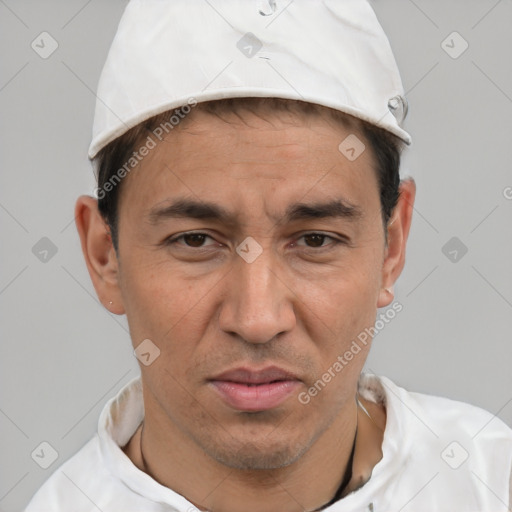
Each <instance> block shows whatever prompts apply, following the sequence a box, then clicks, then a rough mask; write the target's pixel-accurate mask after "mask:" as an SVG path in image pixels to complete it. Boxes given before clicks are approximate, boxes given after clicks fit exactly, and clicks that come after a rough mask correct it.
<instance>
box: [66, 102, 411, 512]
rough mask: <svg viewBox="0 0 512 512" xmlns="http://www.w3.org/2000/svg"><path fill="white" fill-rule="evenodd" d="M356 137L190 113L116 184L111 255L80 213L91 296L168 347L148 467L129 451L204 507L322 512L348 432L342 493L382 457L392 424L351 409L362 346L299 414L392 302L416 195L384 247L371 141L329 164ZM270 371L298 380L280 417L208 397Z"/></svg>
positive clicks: (88, 214) (327, 125) (148, 375)
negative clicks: (225, 381)
mask: <svg viewBox="0 0 512 512" xmlns="http://www.w3.org/2000/svg"><path fill="white" fill-rule="evenodd" d="M350 133H353V131H350V130H348V129H345V128H344V127H343V126H342V125H341V124H339V123H334V122H333V121H331V120H328V119H326V118H324V117H323V116H321V115H315V116H301V115H292V114H290V115H289V116H283V115H275V114H273V113H272V112H264V113H261V112H251V111H247V112H244V115H243V116H238V115H229V114H226V117H225V118H224V119H223V118H220V117H218V116H214V115H211V114H208V113H206V112H204V111H202V110H201V108H200V105H199V106H198V107H197V109H196V110H194V112H193V113H191V115H190V116H189V117H188V118H187V119H186V122H184V123H182V125H180V127H179V129H176V130H175V131H173V132H172V133H171V134H169V135H168V137H167V138H166V139H165V140H164V141H163V142H162V143H160V144H159V145H158V146H157V147H156V148H155V149H153V150H152V152H151V153H150V154H149V155H148V156H147V157H146V158H145V159H144V160H143V161H142V162H141V163H140V164H139V165H138V166H137V168H136V169H135V170H133V171H132V172H131V174H130V175H129V176H127V177H126V178H125V179H124V181H123V184H122V193H121V200H120V204H119V253H118V254H116V252H115V251H114V248H113V247H112V243H111V239H110V237H109V235H108V231H107V228H106V226H105V224H104V222H103V219H102V218H101V216H100V214H99V213H98V210H97V201H96V200H95V199H94V198H92V197H88V196H82V197H80V198H79V199H78V201H77V206H76V217H77V227H78V231H79V234H80V238H81V243H82V249H83V252H84V256H85V259H86V263H87V266H88V269H89V273H90V275H91V278H92V281H93V284H94V286H95V289H96V292H97V294H98V297H99V299H100V300H101V301H102V303H103V304H106V305H108V304H109V302H110V301H112V304H111V305H108V306H106V307H108V309H109V310H110V311H111V312H113V313H116V314H126V316H127V319H128V323H129V327H130V334H131V338H132V343H133V346H134V347H136V346H138V345H139V344H140V343H141V342H142V341H143V340H145V339H150V340H151V341H152V342H153V343H154V344H155V345H156V346H158V348H159V349H160V356H159V357H158V358H157V359H155V361H154V362H153V363H152V364H151V365H149V366H144V365H141V375H142V382H143V396H144V407H145V420H144V432H143V439H142V449H143V453H144V458H145V460H146V462H147V468H144V467H143V463H142V458H141V453H140V445H141V439H140V432H141V430H140V428H139V429H138V430H137V431H136V433H135V434H134V436H133V437H132V439H131V440H130V442H129V443H128V445H127V446H126V447H124V451H125V453H126V454H127V455H128V457H129V458H130V459H131V460H132V461H133V463H134V464H135V465H136V466H137V467H138V468H139V469H141V470H145V471H147V472H148V473H149V474H150V475H151V476H152V477H153V478H154V479H155V480H157V481H158V482H160V483H161V484H162V485H165V486H167V487H169V488H172V489H173V490H174V491H176V492H178V493H179V494H181V495H183V496H185V497H186V498H187V499H188V500H189V501H191V502H192V503H193V504H194V505H195V506H196V507H197V508H198V509H201V510H206V509H207V510H211V511H213V512H238V511H240V510H244V511H245V512H259V511H261V510H266V511H276V512H298V511H304V510H307V511H313V510H317V509H318V508H319V507H322V506H323V505H325V504H326V503H327V502H328V501H329V500H330V499H331V498H332V497H333V495H334V493H335V492H336V489H337V488H338V486H339V485H340V483H341V481H342V478H343V475H344V473H345V468H346V465H347V462H348V460H349V456H350V452H351V450H352V443H353V439H354V433H355V429H356V423H357V424H358V438H357V441H358V442H357V445H356V452H355V458H354V465H353V468H354V471H353V476H352V480H351V481H350V483H349V486H348V489H347V492H348V491H350V490H353V489H355V488H357V487H358V486H359V485H360V484H361V483H363V482H364V481H366V480H367V479H368V478H369V476H370V474H371V471H372V469H373V467H374V466H375V464H376V463H377V462H378V461H379V460H380V458H381V457H382V452H381V449H380V447H381V443H382V434H383V431H384V427H385V421H386V418H385V411H384V409H383V408H382V407H380V406H378V405H376V404H373V403H371V402H368V401H364V400H362V402H363V404H364V406H365V407H366V408H367V409H368V411H369V413H370V415H371V416H372V419H373V421H372V420H370V419H369V418H368V416H367V415H366V414H365V413H364V412H362V411H361V409H360V408H358V407H357V406H356V401H355V396H356V390H357V381H358V377H359V375H360V372H361V370H362V368H363V365H364V362H365V360H366V357H367V355H368V351H369V348H370V344H368V345H367V346H365V347H362V350H361V352H359V353H358V354H357V355H355V356H354V358H353V359H352V361H350V363H349V364H348V365H347V366H345V367H344V368H343V370H342V371H341V372H339V373H337V374H336V376H335V377H334V378H333V379H332V380H331V382H330V383H329V384H327V385H326V386H325V388H324V389H322V391H321V392H319V393H318V394H317V395H316V396H315V397H313V398H312V399H311V401H310V402H309V403H308V404H303V403H301V402H300V401H299V400H298V395H299V394H300V393H301V392H304V391H307V390H308V389H309V388H310V387H311V386H313V385H314V383H315V382H316V381H317V380H318V379H319V378H320V377H321V376H322V374H323V373H324V372H325V371H327V369H328V368H330V367H332V365H333V363H334V362H335V361H336V360H337V357H338V356H339V355H342V354H343V353H344V352H345V351H346V350H348V348H349V347H350V345H351V343H352V341H353V340H354V339H356V338H357V335H358V334H359V333H360V332H362V331H364V329H365V328H367V327H370V326H373V324H374V322H375V317H376V312H377V308H381V307H385V306H387V305H389V304H391V302H392V300H393V295H392V292H390V291H389V290H390V289H392V287H393V284H394V282H395V281H396V279H397V278H398V276H399V275H400V273H401V271H402V268H403V265H404V261H405V246H406V241H407V236H408V233H409V228H410V222H411V216H412V206H413V204H414V196H415V184H414V182H413V181H412V180H407V181H403V182H402V184H401V196H400V199H399V203H398V205H397V207H396V208H395V211H394V213H393V216H392V219H391V221H390V223H389V225H388V228H387V231H388V242H387V244H386V240H385V231H384V227H383V224H382V215H381V206H380V198H379V190H378V183H377V177H376V173H375V170H374V168H373V167H374V162H373V156H372V154H371V150H370V146H369V144H367V145H366V147H367V150H366V151H364V152H363V153H362V154H361V156H359V157H358V158H357V159H356V160H355V161H353V162H351V161H349V160H348V159H347V158H345V156H344V155H343V154H342V153H340V151H339V150H338V146H339V144H340V142H341V141H343V140H344V139H345V138H346V137H347V136H348V135H349V134H350ZM357 135H358V136H359V137H360V138H361V139H362V136H361V135H359V134H357ZM179 201H181V202H180V203H179V206H180V207H179V208H177V207H176V203H177V202H179ZM191 202H194V203H198V204H196V205H195V207H194V208H192V206H193V205H192V206H191V204H190V203H191ZM173 205H174V207H172V206H173ZM326 205H327V207H329V208H327V207H326ZM333 205H337V207H336V208H334V207H333ZM198 206H199V207H198ZM201 206H202V208H201ZM206 206H216V207H217V210H220V211H216V210H215V209H214V208H206ZM306 206H309V207H310V208H306ZM320 206H324V208H323V210H322V209H321V208H320ZM321 210H322V211H321ZM213 213H219V214H222V215H212V214H213ZM329 213H330V214H329ZM334 214H335V215H334ZM190 232H193V233H192V234H191V233H190ZM187 233H188V234H187ZM182 235H185V236H182ZM247 237H252V239H254V240H255V241H256V242H257V243H258V244H259V246H260V247H261V250H262V252H261V254H260V255H259V256H258V257H257V258H256V259H255V260H254V261H252V262H251V263H248V262H247V261H245V260H244V259H243V258H242V257H241V256H240V255H239V253H238V252H237V251H236V249H237V247H238V246H239V245H240V244H241V243H242V242H244V241H245V240H246V238H247ZM386 289H388V290H387V291H386ZM269 366H275V367H279V368H281V369H283V370H285V371H287V372H288V373H290V374H292V375H293V378H294V380H293V391H292V392H291V394H290V395H289V396H288V397H287V398H286V399H285V400H284V401H283V402H282V403H280V404H279V405H278V406H276V407H271V408H269V409H266V410H259V411H246V410H240V409H237V408H236V407H234V406H233V405H232V404H230V403H228V402H226V400H225V399H224V397H223V396H222V395H221V394H220V393H219V392H218V389H217V388H216V386H215V384H214V381H216V380H218V377H219V375H220V374H221V373H223V372H226V371H228V370H233V369H236V368H245V369H251V370H254V371H258V370H262V369H264V368H267V367H269Z"/></svg>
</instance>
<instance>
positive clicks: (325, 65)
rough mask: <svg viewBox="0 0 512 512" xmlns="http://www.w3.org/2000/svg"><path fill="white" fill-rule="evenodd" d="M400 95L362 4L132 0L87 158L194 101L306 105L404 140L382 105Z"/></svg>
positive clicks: (106, 74)
mask: <svg viewBox="0 0 512 512" xmlns="http://www.w3.org/2000/svg"><path fill="white" fill-rule="evenodd" d="M272 4H275V8H276V10H275V13H274V14H273V15H269V16H265V15H262V14H261V13H260V11H262V12H263V13H264V14H268V13H270V12H271V8H272ZM248 34H250V35H248ZM403 95H404V91H403V86H402V82H401V78H400V74H399V71H398V68H397V65H396V62H395V58H394V56H393V53H392V50H391V47H390V45H389V41H388V39H387V37H386V35H385V34H384V31H383V30H382V27H381V26H380V24H379V22H378V20H377V17H376V16H375V13H374V12H373V10H372V8H371V7H370V5H369V3H368V2H367V0H343V1H341V0H294V1H293V2H289V0H269V1H268V2H267V1H261V0H243V1H241V0H208V1H205V0H172V1H171V0H131V1H130V2H129V4H128V6H127V8H126V10H125V12H124V14H123V17H122V19H121V22H120V24H119V28H118V31H117V33H116V36H115V38H114V41H113V43H112V46H111V49H110V52H109V55H108V57H107V61H106V63H105V66H104V68H103V72H102V74H101V78H100V82H99V86H98V94H97V101H96V112H95V118H94V128H93V140H92V143H91V146H90V149H89V157H90V158H91V159H92V158H93V157H95V156H96V154H97V153H98V151H99V150H100V149H102V148H103V147H104V146H106V145H107V144H108V143H109V142H111V141H113V140H114V139H116V138H117V137H119V136H120V135H122V134H123V133H125V132H126V131H127V130H128V129H129V128H131V127H133V126H136V125H137V124H139V123H141V122H142V121H144V120H146V119H148V118H150V117H152V116H154V115H156V114H159V113H162V112H164V111H166V110H170V109H173V108H177V107H180V106H182V105H187V103H189V102H190V100H191V98H193V99H194V101H197V102H203V101H208V100H215V99H221V98H234V97H277V98H288V99H297V100H303V101H306V102H311V103H317V104H319V105H324V106H327V107H331V108H334V109H337V110H340V111H342V112H346V113H348V114H351V115H353V116H356V117H359V118H362V119H365V120H367V121H369V122H371V123H373V124H376V125H378V126H381V127H382V128H384V129H386V130H388V131H390V132H392V133H394V134H395V135H397V136H398V137H400V138H401V139H402V140H403V141H404V142H406V143H407V144H410V142H411V138H410V135H409V134H408V133H407V132H405V131H404V130H403V129H402V128H401V127H400V126H399V122H398V121H397V118H395V115H394V114H392V113H391V111H390V108H389V102H390V100H392V99H393V98H398V104H399V108H398V111H399V110H406V109H405V108H403V109H401V108H400V104H401V103H403V104H404V107H405V105H406V102H405V98H404V97H403ZM393 104H394V105H395V107H396V103H393ZM392 110H393V111H394V112H395V114H396V113H397V109H396V108H394V109H392ZM397 117H398V118H399V119H400V118H401V117H403V116H400V115H398V116H397ZM400 120H401V119H400Z"/></svg>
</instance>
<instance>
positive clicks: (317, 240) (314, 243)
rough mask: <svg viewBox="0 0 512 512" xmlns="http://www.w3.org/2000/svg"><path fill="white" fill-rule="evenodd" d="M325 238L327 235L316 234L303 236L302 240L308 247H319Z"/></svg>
mask: <svg viewBox="0 0 512 512" xmlns="http://www.w3.org/2000/svg"><path fill="white" fill-rule="evenodd" d="M326 238H328V237H327V235H320V234H316V233H313V234H311V235H304V240H305V241H306V243H307V245H308V246H309V247H321V246H322V245H323V243H324V240H325V239H326Z"/></svg>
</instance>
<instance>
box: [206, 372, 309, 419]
mask: <svg viewBox="0 0 512 512" xmlns="http://www.w3.org/2000/svg"><path fill="white" fill-rule="evenodd" d="M209 382H210V385H211V386H212V388H213V389H214V391H215V392H216V393H217V394H218V395H219V396H220V398H221V399H222V400H223V401H224V402H225V403H226V404H227V405H229V406H230V407H232V408H233V409H236V410H238V411H244V412H258V411H266V410H270V409H274V408H276V407H278V406H280V405H281V404H282V403H283V402H285V401H286V400H287V398H288V397H289V396H290V395H291V394H292V393H293V392H294V391H296V390H297V388H298V386H300V382H301V381H300V380H299V379H298V378H297V377H296V376H295V375H293V374H292V373H290V372H287V371H285V370H283V369H281V368H278V367H276V366H271V367H267V368H264V369H262V370H253V369H250V368H236V369H234V370H229V371H227V372H224V373H222V374H220V375H218V376H216V377H214V378H213V379H211V380H210V381H209Z"/></svg>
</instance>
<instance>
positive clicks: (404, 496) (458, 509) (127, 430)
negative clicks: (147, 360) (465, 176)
mask: <svg viewBox="0 0 512 512" xmlns="http://www.w3.org/2000/svg"><path fill="white" fill-rule="evenodd" d="M360 384H361V390H360V393H361V394H362V395H363V396H364V397H365V398H368V399H370V400H373V401H376V400H379V399H380V400H382V401H383V403H384V405H385V407H386V411H387V423H386V430H385V435H384V440H383V444H382V450H383V458H382V460H381V461H380V462H379V463H378V464H377V465H376V466H375V468H374V470H373V474H372V477H371V479H370V480H369V481H368V482H367V483H366V484H365V485H364V486H363V487H361V488H360V489H359V490H357V491H355V492H354V493H352V494H350V495H348V496H347V497H345V498H343V499H342V500H340V501H338V502H336V503H334V504H333V505H332V506H330V507H328V508H326V509H324V510H325V511H327V512H356V511H357V512H363V511H373V512H392V511H401V512H505V511H507V510H508V501H509V489H510V483H509V480H510V476H509V475H510V472H511V467H512V430H511V429H510V428H508V427H507V426H506V425H505V424H504V423H503V422H502V421H501V420H499V419H497V418H495V417H493V416H492V415H491V414H490V413H488V412H486V411H483V410H482V409H479V408H477V407H473V406H471V405H468V404H464V403H461V402H455V401H452V400H448V399H445V398H438V397H433V396H428V395H423V394H419V393H410V392H407V391H406V390H404V389H402V388H400V387H398V386H396V385H395V384H394V383H393V382H391V381H390V380H389V379H387V378H385V377H380V378H379V377H376V376H363V377H362V378H361V382H360ZM143 414H144V412H143V403H142V388H141V383H140V380H139V379H138V378H137V379H134V380H133V381H131V382H130V383H128V384H127V385H126V386H125V387H124V388H123V389H122V390H121V391H120V392H119V394H118V395H117V397H115V398H114V399H112V400H110V401H109V403H108V404H107V405H106V406H105V408H104V409H103V411H102V413H101V416H100V420H99V428H98V433H97V434H96V435H95V436H94V438H93V439H92V440H91V441H89V442H88V443H87V444H86V445H85V446H84V447H83V448H82V449H81V450H80V451H79V452H78V453H77V454H76V455H74V456H73V457H72V458H71V459H69V460H68V461H67V462H66V463H64V464H63V465H62V466H61V467H60V468H59V469H58V470H57V471H56V472H55V473H54V474H53V475H52V476H51V477H50V478H49V480H48V481H47V482H46V483H45V484H44V485H43V487H42V488H41V489H40V490H39V491H38V492H37V493H36V495H35V496H34V498H33V499H32V501H31V503H30V504H29V505H28V507H27V508H26V512H70V511H73V512H97V511H98V510H101V511H102V512H142V511H144V512H196V510H197V509H196V508H195V507H194V506H193V505H192V504H191V503H190V502H188V501H187V500H186V499H185V498H184V497H182V496H180V495H179V494H177V493H175V492H174V491H172V490H170V489H168V488H167V487H164V486H162V485H160V484H158V483H157V482H156V481H154V480H153V479H152V478H151V477H149V476H148V475H147V474H145V473H144V472H142V471H140V470H139V469H137V467H136V466H135V465H134V464H133V463H132V462H131V461H130V459H129V458H128V457H127V456H126V455H125V454H124V452H123V451H122V450H121V448H120V446H124V445H125V444H126V443H127V442H128V440H129V439H130V438H131V436H132V435H133V434H134V432H135V431H136V429H137V427H138V426H139V424H140V422H141V421H142V418H143ZM453 441H456V442H458V443H459V444H460V445H461V446H463V447H464V448H465V449H466V450H467V451H468V453H469V457H468V458H467V460H466V461H465V462H464V463H463V464H462V465H461V466H460V467H458V469H452V468H451V467H450V466H449V465H448V464H447V463H446V462H445V460H443V458H442V457H441V453H442V452H443V451H444V452H445V453H446V454H447V455H445V458H446V460H449V461H450V462H451V463H452V465H454V463H455V462H457V461H458V460H460V459H458V457H459V454H460V453H461V452H460V449H459V448H457V447H455V448H453V445H452V449H451V450H448V451H446V448H447V447H448V446H449V445H450V444H451V443H452V442H453ZM447 456H448V457H447Z"/></svg>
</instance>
